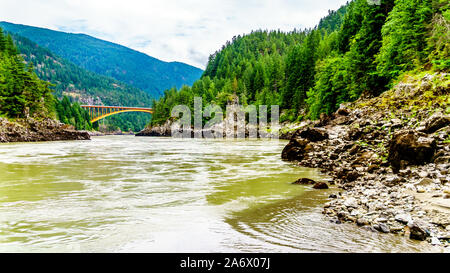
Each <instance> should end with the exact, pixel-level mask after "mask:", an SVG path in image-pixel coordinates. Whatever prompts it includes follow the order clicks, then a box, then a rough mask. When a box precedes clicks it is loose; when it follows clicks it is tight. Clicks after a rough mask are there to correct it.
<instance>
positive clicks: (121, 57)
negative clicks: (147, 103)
mask: <svg viewBox="0 0 450 273" xmlns="http://www.w3.org/2000/svg"><path fill="white" fill-rule="evenodd" d="M0 27H2V28H3V29H4V30H5V31H8V32H12V33H16V34H19V35H20V36H23V37H26V38H28V39H30V40H32V41H34V42H36V43H37V44H38V45H40V46H42V47H45V48H48V49H49V50H51V51H52V52H53V53H55V54H56V55H58V56H61V57H63V58H65V59H67V60H69V61H71V62H73V63H74V64H76V65H78V66H80V67H81V68H84V69H86V70H89V71H92V72H95V73H97V74H101V75H105V76H109V77H112V78H114V79H117V80H119V81H122V82H125V83H127V84H130V85H132V86H134V87H137V88H140V89H142V90H145V91H147V92H148V93H149V94H150V95H152V96H153V97H159V96H160V95H161V94H162V91H163V90H165V89H168V88H171V87H174V86H175V87H177V88H180V87H181V86H182V85H184V84H187V85H191V84H192V83H193V82H194V81H195V80H197V79H198V78H199V77H200V76H201V74H202V70H201V69H198V68H196V67H193V66H190V65H187V64H184V63H179V62H163V61H160V60H158V59H156V58H153V57H150V56H148V55H146V54H144V53H141V52H138V51H135V50H132V49H130V48H127V47H124V46H121V45H118V44H114V43H111V42H107V41H104V40H100V39H97V38H94V37H91V36H89V35H85V34H73V33H65V32H60V31H53V30H49V29H45V28H38V27H32V26H26V25H18V24H12V23H8V22H0Z"/></svg>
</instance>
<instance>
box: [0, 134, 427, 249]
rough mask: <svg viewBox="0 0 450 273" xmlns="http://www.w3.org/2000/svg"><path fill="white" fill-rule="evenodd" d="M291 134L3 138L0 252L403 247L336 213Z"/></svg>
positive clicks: (402, 241)
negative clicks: (287, 151)
mask: <svg viewBox="0 0 450 273" xmlns="http://www.w3.org/2000/svg"><path fill="white" fill-rule="evenodd" d="M286 143H287V142H286V141H283V140H272V141H268V140H259V141H256V140H253V141H250V140H246V141H245V140H208V139H202V140H198V139H189V140H182V139H172V138H156V137H141V138H139V137H134V136H106V137H94V138H93V139H92V140H91V141H61V142H42V143H10V144H1V145H0V252H374V251H375V252H400V251H401V252H405V251H408V252H409V251H411V252H415V251H421V252H423V251H427V248H428V245H427V244H426V243H424V242H422V243H418V242H414V241H411V240H409V239H406V238H404V237H401V236H396V235H390V234H380V233H375V232H370V231H367V230H364V229H360V228H355V226H354V225H350V224H340V225H337V224H333V223H330V222H329V220H328V219H327V218H326V217H324V216H323V215H322V214H321V212H322V204H323V203H324V202H327V197H328V195H329V194H330V193H332V192H334V193H335V192H337V189H336V188H334V189H333V188H331V189H329V190H312V189H311V188H310V186H300V185H292V184H291V182H293V181H295V180H296V179H298V178H300V177H309V178H312V179H315V180H320V179H324V178H325V177H324V176H323V175H321V174H320V172H319V171H318V170H314V169H306V168H300V167H296V166H293V165H292V163H287V162H283V161H282V160H281V159H280V153H281V150H282V149H283V147H284V146H285V145H286Z"/></svg>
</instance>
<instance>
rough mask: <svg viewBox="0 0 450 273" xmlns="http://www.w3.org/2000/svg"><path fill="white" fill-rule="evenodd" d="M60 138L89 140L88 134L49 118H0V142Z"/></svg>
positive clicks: (56, 139) (59, 139) (55, 139)
mask: <svg viewBox="0 0 450 273" xmlns="http://www.w3.org/2000/svg"><path fill="white" fill-rule="evenodd" d="M61 140H90V135H89V133H88V132H87V131H77V130H75V129H74V128H73V126H70V125H66V124H63V123H61V122H59V121H56V120H53V119H50V118H44V119H42V120H35V119H33V118H27V119H20V120H17V121H10V120H8V119H6V118H0V143H12V142H39V141H61Z"/></svg>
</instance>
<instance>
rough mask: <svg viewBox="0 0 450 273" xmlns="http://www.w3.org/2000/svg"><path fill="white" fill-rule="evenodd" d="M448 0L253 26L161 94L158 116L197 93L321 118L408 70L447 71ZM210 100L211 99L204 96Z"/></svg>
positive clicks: (365, 6)
mask: <svg viewBox="0 0 450 273" xmlns="http://www.w3.org/2000/svg"><path fill="white" fill-rule="evenodd" d="M449 5H450V4H449V2H448V1H445V0H381V1H380V5H375V4H371V3H369V2H368V1H367V0H354V1H351V2H349V3H348V4H347V5H345V6H343V7H341V8H340V9H339V10H338V11H336V12H331V11H330V12H329V15H328V16H327V17H325V18H323V19H322V20H321V21H320V23H319V24H318V26H317V27H315V28H314V29H305V30H302V31H297V30H296V31H293V32H289V33H283V32H280V31H262V30H260V31H254V32H252V33H250V34H248V35H244V36H238V37H234V38H233V39H232V41H231V42H227V44H226V45H224V46H223V47H222V49H221V50H220V51H218V52H216V53H214V54H212V55H211V56H210V58H209V62H208V65H207V67H206V69H205V72H204V74H203V76H202V78H201V79H200V80H198V81H197V82H195V83H194V84H193V85H192V88H191V87H187V86H185V87H182V88H181V89H180V90H178V91H177V90H175V89H170V90H166V91H165V95H164V97H163V98H161V99H160V100H158V101H155V102H154V108H155V110H156V112H155V114H154V116H153V119H152V123H153V124H157V123H161V122H164V121H165V120H166V119H167V118H168V117H169V114H170V112H169V111H170V109H171V108H172V107H173V106H174V105H177V104H188V105H190V106H191V107H192V101H193V97H194V96H201V97H203V99H204V104H205V103H206V102H214V103H216V104H218V105H220V106H222V107H223V106H224V105H225V104H226V102H227V101H228V100H230V98H231V97H233V96H238V97H239V98H240V102H241V103H242V104H244V105H245V104H250V103H252V104H256V105H260V104H266V105H271V104H272V105H280V106H281V109H282V116H281V121H284V120H290V121H295V120H301V119H303V118H313V119H315V118H317V117H318V116H319V114H320V113H327V114H330V113H332V112H334V111H335V110H336V109H337V108H338V107H339V105H340V104H341V103H343V102H346V101H353V100H356V99H357V98H359V97H360V96H361V95H362V94H365V95H367V96H377V95H379V94H381V93H382V92H384V91H385V90H387V89H389V88H390V87H391V86H392V84H393V83H394V81H396V80H397V79H398V77H399V76H401V75H402V74H403V73H416V72H417V71H423V70H435V71H439V70H440V71H442V70H444V71H448V70H449V68H450V61H449V47H450V45H449V33H450V30H449V25H450V24H449V21H450V11H449ZM205 100H206V102H205Z"/></svg>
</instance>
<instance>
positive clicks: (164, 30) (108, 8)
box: [0, 0, 348, 69]
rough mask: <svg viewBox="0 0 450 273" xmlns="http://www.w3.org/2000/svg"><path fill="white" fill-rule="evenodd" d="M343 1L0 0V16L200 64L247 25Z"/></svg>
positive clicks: (310, 20)
mask: <svg viewBox="0 0 450 273" xmlns="http://www.w3.org/2000/svg"><path fill="white" fill-rule="evenodd" d="M347 1H348V0H277V1H274V0H202V1H200V0H0V21H7V22H11V23H16V24H24V25H31V26H37V27H44V28H49V29H53V30H59V31H65V32H73V33H84V34H88V35H91V36H94V37H96V38H100V39H103V40H107V41H111V42H114V43H118V44H121V45H124V46H127V47H130V48H132V49H135V50H138V51H141V52H144V53H146V54H148V55H150V56H152V57H155V58H158V59H160V60H163V61H179V62H184V63H187V64H190V65H193V66H196V67H199V68H202V69H204V68H205V66H206V63H207V61H208V56H209V55H210V54H212V53H214V52H215V51H217V50H219V49H220V48H221V47H222V45H223V44H225V42H226V41H228V40H231V39H232V38H233V36H237V35H239V34H241V35H242V34H246V33H250V32H251V31H252V30H257V29H268V30H277V29H280V30H282V31H291V30H293V29H294V28H296V29H303V28H309V27H314V26H315V25H317V24H318V23H319V20H320V18H322V17H324V16H326V15H327V14H328V10H336V9H338V8H339V7H340V6H341V5H343V4H345V3H346V2H347Z"/></svg>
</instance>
